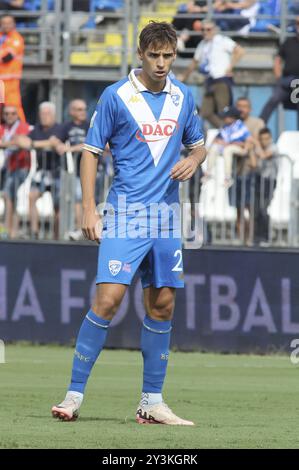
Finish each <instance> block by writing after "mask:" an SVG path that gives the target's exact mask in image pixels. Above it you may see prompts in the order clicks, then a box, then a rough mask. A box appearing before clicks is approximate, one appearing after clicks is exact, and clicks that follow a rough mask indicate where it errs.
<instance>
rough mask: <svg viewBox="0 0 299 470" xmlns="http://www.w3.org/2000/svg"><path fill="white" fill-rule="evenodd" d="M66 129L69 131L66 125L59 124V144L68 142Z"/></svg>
mask: <svg viewBox="0 0 299 470" xmlns="http://www.w3.org/2000/svg"><path fill="white" fill-rule="evenodd" d="M68 129H69V125H68V123H65V124H61V125H60V126H59V128H58V132H57V137H58V138H59V139H60V140H61V142H65V141H66V140H68Z"/></svg>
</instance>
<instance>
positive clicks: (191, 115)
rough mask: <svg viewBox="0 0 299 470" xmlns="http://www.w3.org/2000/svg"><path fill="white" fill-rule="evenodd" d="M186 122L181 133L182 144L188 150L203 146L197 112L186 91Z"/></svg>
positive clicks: (192, 100)
mask: <svg viewBox="0 0 299 470" xmlns="http://www.w3.org/2000/svg"><path fill="white" fill-rule="evenodd" d="M187 100H188V102H187V110H186V112H187V116H188V117H187V121H186V124H185V129H184V133H183V139H182V142H183V144H184V146H185V147H186V148H188V149H193V148H194V147H197V146H199V145H204V139H203V134H202V130H201V125H200V120H199V117H198V112H197V109H196V106H195V103H194V99H193V96H192V94H191V92H190V91H189V90H188V95H187Z"/></svg>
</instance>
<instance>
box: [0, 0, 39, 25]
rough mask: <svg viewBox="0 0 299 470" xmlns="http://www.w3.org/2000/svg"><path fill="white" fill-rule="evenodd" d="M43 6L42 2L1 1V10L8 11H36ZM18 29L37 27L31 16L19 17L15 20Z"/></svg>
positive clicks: (30, 0)
mask: <svg viewBox="0 0 299 470" xmlns="http://www.w3.org/2000/svg"><path fill="white" fill-rule="evenodd" d="M40 6H41V0H0V10H6V11H16V12H21V11H24V10H25V11H36V10H38V9H39V8H40ZM15 21H16V23H17V26H18V27H21V28H22V27H24V26H29V27H30V26H32V27H34V26H36V22H35V20H33V19H32V18H31V17H30V16H19V15H18V16H17V17H16V18H15Z"/></svg>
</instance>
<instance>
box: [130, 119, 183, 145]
mask: <svg viewBox="0 0 299 470" xmlns="http://www.w3.org/2000/svg"><path fill="white" fill-rule="evenodd" d="M139 127H140V128H141V129H138V131H137V132H136V134H135V137H136V139H137V140H139V141H140V142H158V141H159V140H164V139H169V138H170V137H171V136H173V134H175V133H176V132H177V130H178V128H179V124H178V122H177V121H175V120H174V119H159V121H154V122H140V123H139Z"/></svg>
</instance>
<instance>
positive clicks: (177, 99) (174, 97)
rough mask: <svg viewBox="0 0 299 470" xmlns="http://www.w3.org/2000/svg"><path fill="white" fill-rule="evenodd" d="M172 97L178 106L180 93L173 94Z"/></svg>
mask: <svg viewBox="0 0 299 470" xmlns="http://www.w3.org/2000/svg"><path fill="white" fill-rule="evenodd" d="M171 99H172V102H173V104H174V105H175V106H178V105H179V104H180V95H178V94H177V93H174V94H173V95H171Z"/></svg>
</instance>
